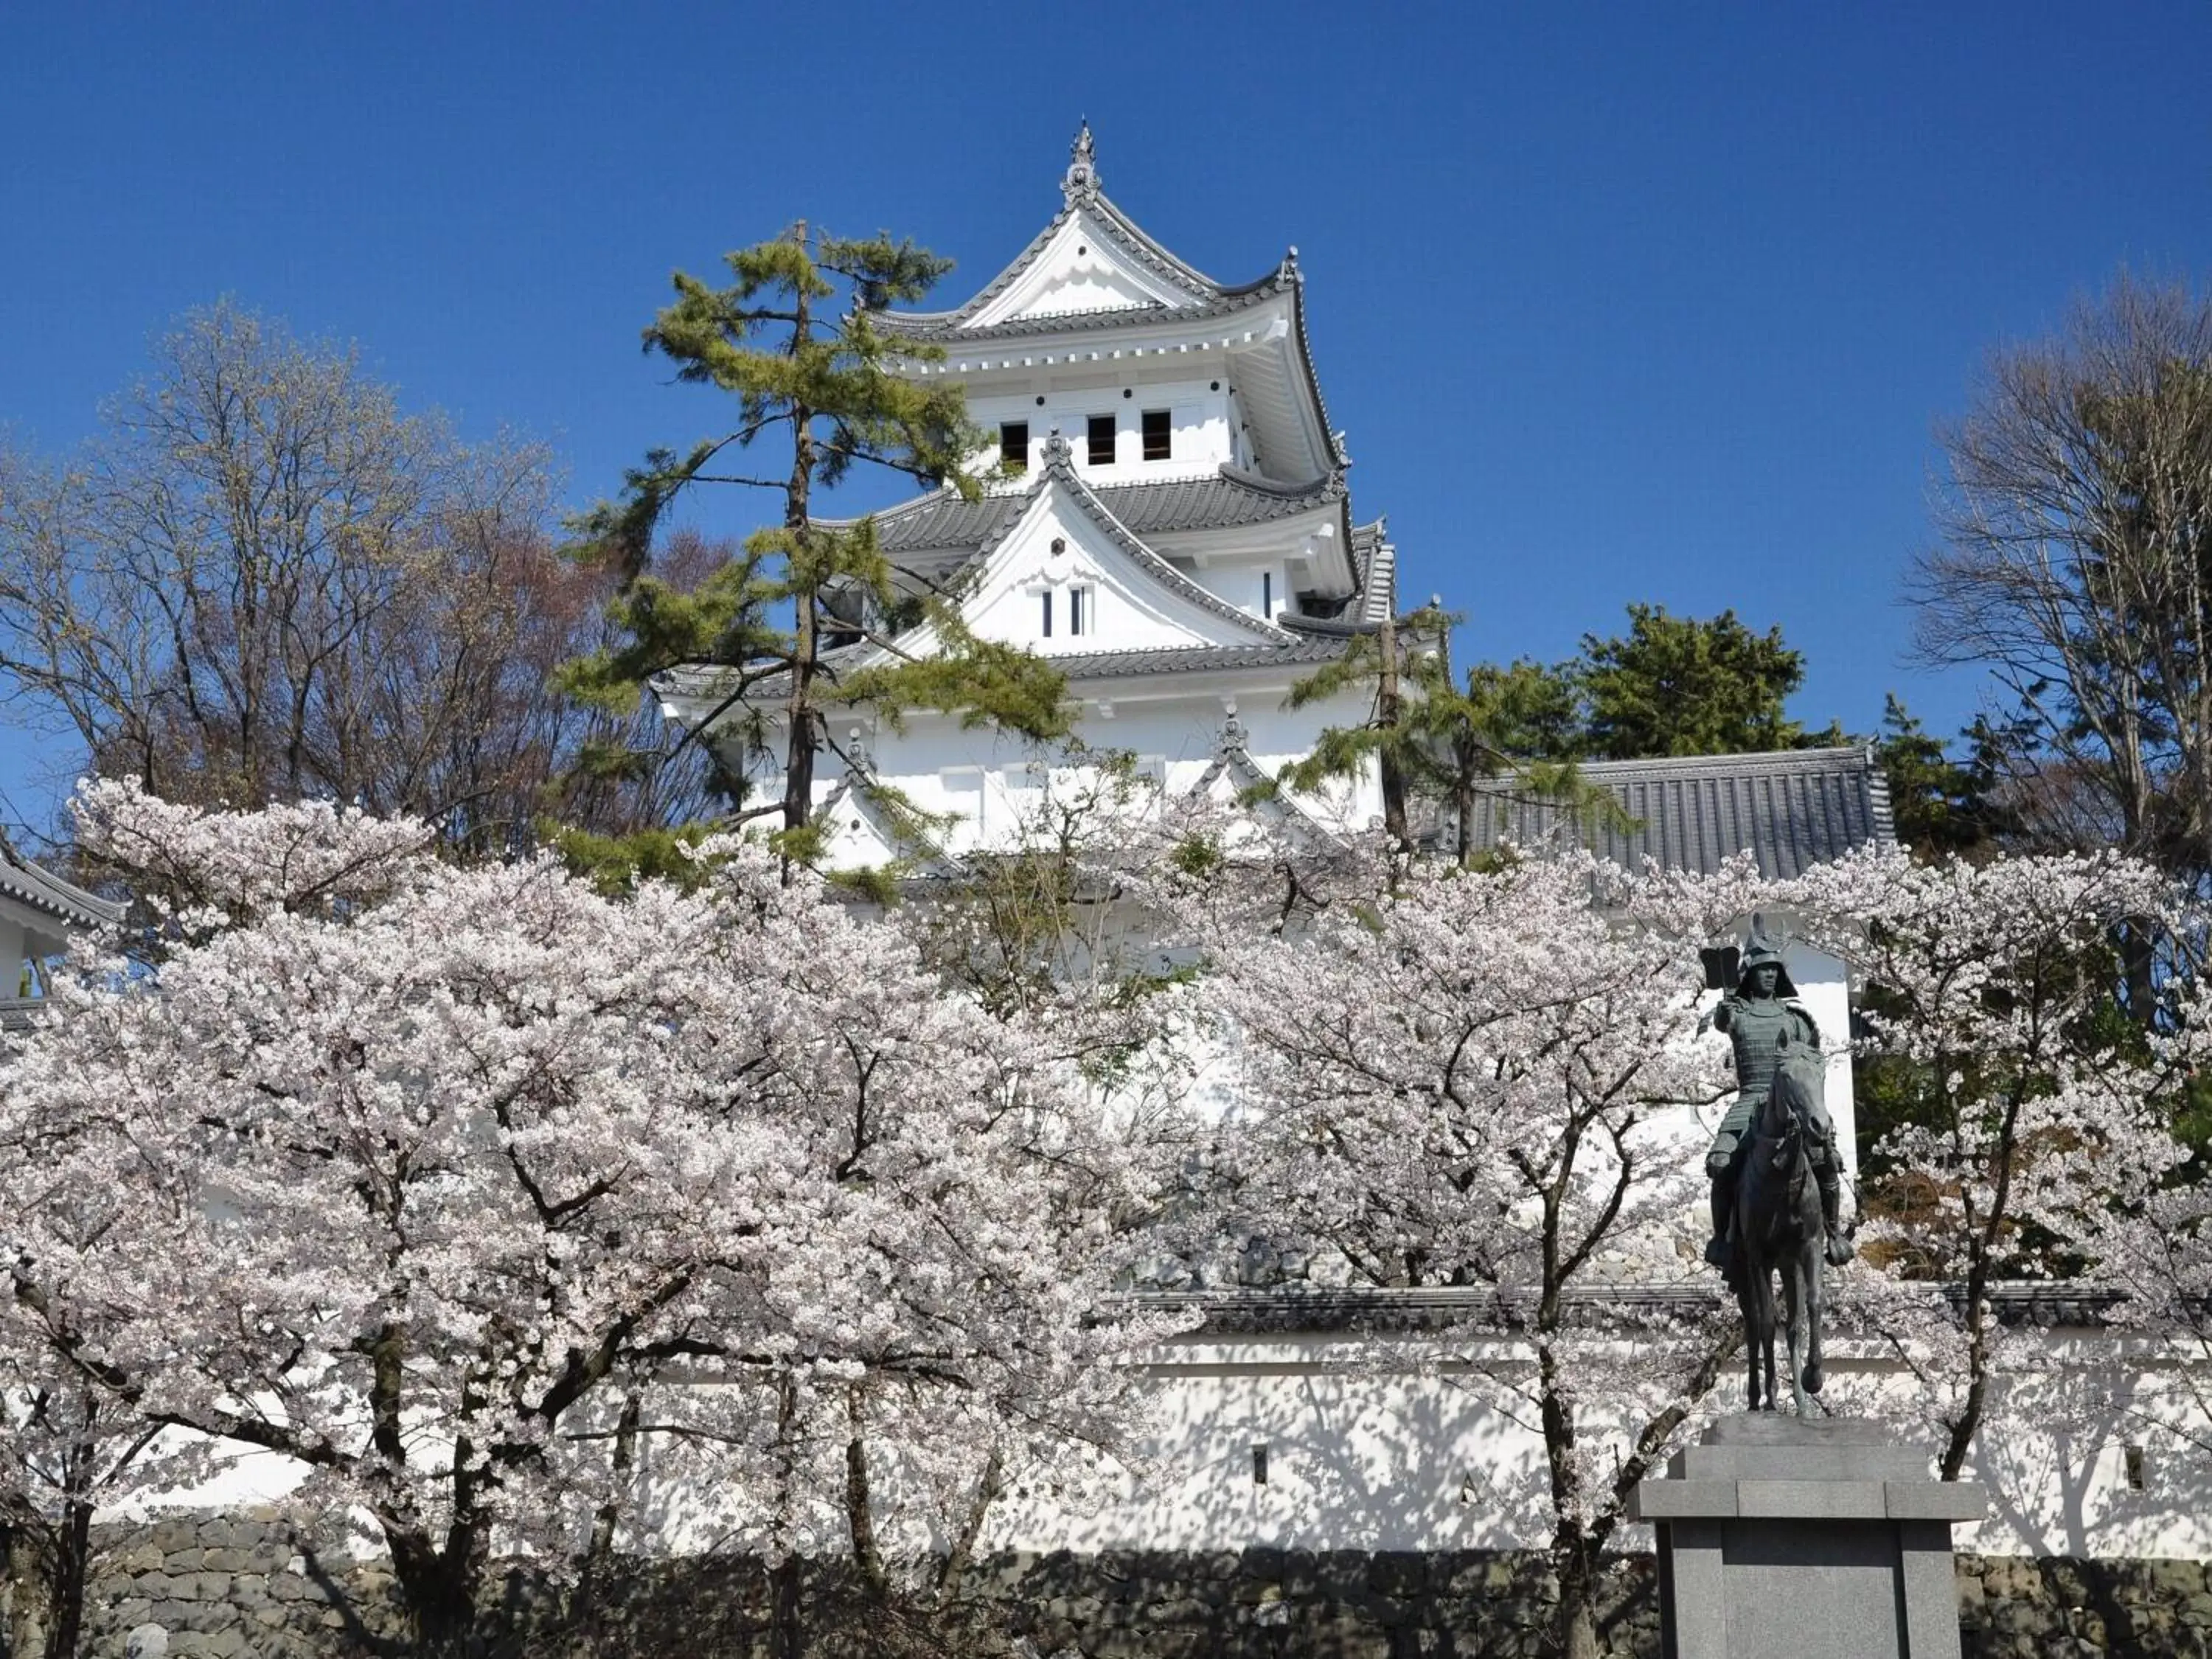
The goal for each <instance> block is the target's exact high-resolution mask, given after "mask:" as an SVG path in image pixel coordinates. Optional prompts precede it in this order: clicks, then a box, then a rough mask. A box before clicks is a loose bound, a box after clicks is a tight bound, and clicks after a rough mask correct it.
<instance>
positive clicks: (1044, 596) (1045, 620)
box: [1037, 588, 1052, 640]
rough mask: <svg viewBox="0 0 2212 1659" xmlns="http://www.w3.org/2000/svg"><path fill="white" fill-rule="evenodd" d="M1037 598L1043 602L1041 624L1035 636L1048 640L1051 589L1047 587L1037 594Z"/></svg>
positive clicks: (1050, 616) (1049, 634)
mask: <svg viewBox="0 0 2212 1659" xmlns="http://www.w3.org/2000/svg"><path fill="white" fill-rule="evenodd" d="M1037 598H1038V599H1041V600H1042V601H1043V602H1044V609H1043V611H1042V617H1041V623H1042V626H1041V627H1040V629H1039V631H1038V634H1037V637H1038V638H1039V639H1041V640H1048V639H1050V638H1051V637H1052V590H1051V589H1050V588H1047V589H1045V591H1044V592H1042V593H1040V594H1038V595H1037Z"/></svg>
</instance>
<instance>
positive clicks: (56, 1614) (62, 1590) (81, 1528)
mask: <svg viewBox="0 0 2212 1659" xmlns="http://www.w3.org/2000/svg"><path fill="white" fill-rule="evenodd" d="M53 1541H54V1556H53V1561H52V1571H53V1577H52V1582H51V1583H50V1584H49V1585H48V1588H47V1592H46V1659H76V1653H77V1644H78V1642H79V1641H80V1640H81V1639H82V1636H83V1632H84V1591H85V1579H86V1577H88V1574H89V1573H90V1571H91V1568H92V1504H91V1502H90V1500H88V1499H87V1498H71V1499H70V1502H69V1506H68V1508H67V1509H66V1510H64V1513H63V1516H62V1521H61V1524H60V1525H59V1526H58V1527H56V1528H54V1538H53Z"/></svg>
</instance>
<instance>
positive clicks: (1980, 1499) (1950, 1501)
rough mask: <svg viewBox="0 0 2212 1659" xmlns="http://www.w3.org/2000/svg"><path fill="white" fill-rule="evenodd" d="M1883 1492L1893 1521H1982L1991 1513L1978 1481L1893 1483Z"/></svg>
mask: <svg viewBox="0 0 2212 1659" xmlns="http://www.w3.org/2000/svg"><path fill="white" fill-rule="evenodd" d="M1882 1491H1883V1492H1884V1494H1885V1496H1886V1501H1887V1506H1888V1510H1889V1518H1890V1519H1891V1520H1893V1521H1978V1520H1980V1519H1981V1518H1982V1517H1983V1516H1985V1515H1987V1514H1988V1513H1989V1512H1990V1493H1989V1488H1988V1487H1986V1486H1983V1485H1982V1484H1981V1482H1980V1481H1978V1480H1915V1481H1911V1482H1910V1483H1907V1482H1903V1481H1896V1480H1892V1481H1889V1482H1887V1483H1886V1484H1885V1485H1884V1486H1883V1487H1882Z"/></svg>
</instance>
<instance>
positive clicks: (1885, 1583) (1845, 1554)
mask: <svg viewBox="0 0 2212 1659" xmlns="http://www.w3.org/2000/svg"><path fill="white" fill-rule="evenodd" d="M1988 1507H1989V1494H1988V1493H1987V1492H1984V1490H1983V1488H1982V1487H1981V1486H1978V1485H1977V1484H1974V1483H1972V1482H1966V1481H1942V1480H1931V1479H1929V1475H1928V1457H1927V1455H1926V1454H1925V1453H1923V1452H1921V1451H1917V1450H1916V1449H1913V1448H1911V1447H1910V1446H1902V1445H1899V1444H1898V1443H1896V1442H1895V1441H1894V1440H1892V1439H1891V1438H1890V1437H1888V1435H1887V1434H1886V1433H1885V1432H1884V1431H1882V1429H1881V1427H1880V1426H1879V1425H1875V1424H1872V1423H1863V1422H1858V1421H1855V1420H1853V1419H1847V1418H1809V1419H1808V1418H1797V1417H1784V1416H1781V1415H1764V1414H1761V1415H1754V1416H1745V1417H1727V1418H1723V1419H1721V1420H1720V1421H1719V1422H1717V1423H1716V1424H1714V1425H1712V1427H1711V1428H1710V1429H1708V1430H1706V1431H1705V1438H1704V1439H1703V1440H1702V1441H1701V1442H1699V1443H1698V1444H1697V1445H1694V1446H1691V1447H1688V1448H1686V1449H1684V1450H1681V1451H1679V1452H1677V1453H1675V1454H1674V1458H1673V1459H1672V1460H1671V1461H1670V1462H1668V1465H1667V1474H1666V1476H1665V1477H1664V1478H1661V1477H1658V1476H1656V1475H1655V1476H1654V1477H1653V1478H1652V1479H1650V1480H1646V1481H1645V1482H1644V1484H1643V1485H1642V1486H1639V1487H1638V1488H1637V1490H1636V1493H1635V1497H1634V1498H1633V1500H1632V1506H1631V1511H1630V1512H1631V1515H1632V1517H1633V1518H1634V1519H1636V1520H1639V1521H1649V1522H1651V1523H1652V1524H1653V1526H1654V1527H1656V1528H1657V1530H1658V1534H1659V1596H1660V1602H1661V1619H1662V1630H1663V1632H1664V1641H1665V1647H1664V1652H1665V1654H1666V1659H1772V1656H1776V1655H1782V1654H1786V1655H1789V1656H1790V1659H1959V1605H1958V1592H1957V1590H1956V1589H1954V1587H1953V1585H1952V1579H1951V1525H1952V1523H1953V1522H1956V1521H1975V1520H1979V1519H1980V1518H1981V1516H1982V1514H1983V1513H1984V1510H1987V1509H1988Z"/></svg>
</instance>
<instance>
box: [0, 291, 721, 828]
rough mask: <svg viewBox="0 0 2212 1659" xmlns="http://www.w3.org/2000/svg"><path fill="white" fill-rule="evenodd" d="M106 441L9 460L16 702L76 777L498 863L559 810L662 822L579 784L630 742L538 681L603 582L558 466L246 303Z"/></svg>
mask: <svg viewBox="0 0 2212 1659" xmlns="http://www.w3.org/2000/svg"><path fill="white" fill-rule="evenodd" d="M104 428H105V429H104V433H103V435H102V436H101V437H100V440H99V441H96V442H94V444H92V445H91V446H89V447H88V448H87V449H86V450H85V451H83V452H82V453H80V454H77V455H76V456H73V457H70V458H69V459H65V460H62V461H53V460H48V459H40V458H38V457H34V456H31V455H27V454H21V453H8V452H6V451H4V450H0V695H4V696H6V697H7V698H8V699H9V700H10V701H11V702H14V703H15V705H16V706H17V708H18V710H19V712H21V713H23V714H27V716H29V717H31V718H33V719H34V720H44V722H45V723H46V725H47V726H49V727H51V728H55V729H58V730H59V731H60V732H64V733H72V734H73V735H74V736H75V738H76V740H77V742H78V743H79V744H81V745H82V757H83V759H84V760H85V762H86V763H88V764H89V765H90V766H92V767H94V768H96V769H100V770H102V771H106V772H111V773H122V774H126V775H133V776H136V777H137V778H139V779H140V780H142V781H143V782H144V783H145V784H146V785H147V786H148V787H149V788H152V789H155V790H156V791H158V792H160V793H163V794H167V795H171V796H176V797H181V798H185V799H204V800H212V799H223V800H228V801H229V802H231V803H233V804H234V805H245V806H252V805H259V804H262V803H264V802H267V801H270V800H276V799H296V798H299V797H302V796H325V797H330V798H335V799H341V800H349V801H351V800H358V801H360V802H361V803H362V804H363V805H368V806H369V807H372V808H374V809H376V810H378V811H411V812H416V813H420V814H422V815H425V816H427V817H430V818H432V819H433V820H434V821H435V822H437V823H439V824H440V825H441V828H443V829H445V830H446V831H447V833H448V834H449V835H450V836H453V838H454V839H455V840H456V841H457V842H464V843H466V844H469V845H471V846H475V847H477V848H479V849H483V850H488V849H489V848H495V847H504V846H512V845H513V844H514V843H515V842H517V841H518V840H519V839H521V838H525V837H526V836H528V835H529V834H530V833H531V831H532V825H533V823H534V822H535V820H536V818H537V817H538V815H539V814H541V813H544V812H545V811H548V810H549V809H550V810H553V811H557V812H559V813H561V814H562V815H564V816H567V815H581V816H582V817H585V818H586V819H588V820H592V823H591V825H590V827H593V828H605V829H626V828H630V827H634V823H633V820H634V819H635V818H636V817H638V816H640V815H642V816H643V817H644V818H645V819H646V821H647V822H652V821H655V820H656V819H658V818H659V817H660V816H661V815H662V813H663V811H664V810H665V809H670V807H671V804H670V803H667V802H663V801H659V800H641V799H639V798H638V796H637V793H636V791H635V789H630V790H629V791H627V792H625V791H624V790H623V789H622V788H620V787H606V786H605V785H603V784H595V785H593V786H592V787H585V788H580V789H579V788H575V787H562V786H563V781H564V780H567V779H568V776H569V773H570V771H571V763H572V762H573V761H574V758H575V757H576V755H577V754H578V753H579V752H580V750H581V748H582V747H583V746H584V745H585V744H588V743H591V742H593V741H599V742H603V743H604V742H608V741H612V740H617V739H622V738H626V737H627V736H628V734H627V733H626V732H613V731H611V730H608V729H606V727H607V718H606V717H605V716H604V715H595V714H592V713H591V712H589V711H586V710H583V709H580V708H577V707H575V706H574V705H573V704H571V703H569V702H568V701H567V700H566V699H564V698H562V696H559V695H558V694H557V693H556V692H555V691H554V690H551V689H550V684H549V682H550V678H551V676H552V674H553V671H554V670H555V668H556V666H557V665H559V664H560V663H561V662H562V661H563V660H565V659H567V658H568V657H570V656H573V655H574V654H576V653H579V652H581V651H585V650H588V649H590V648H591V647H592V646H594V645H596V644H597V643H599V633H600V630H601V629H602V628H603V625H604V624H603V623H602V621H601V613H602V610H603V608H604V605H605V600H606V599H607V597H608V596H609V595H610V594H611V592H612V586H613V584H612V578H611V575H609V574H607V573H605V572H603V571H599V570H596V569H593V568H589V567H587V566H583V565H579V564H577V563H575V562H572V561H570V560H568V559H567V558H565V557H564V556H562V553H561V552H560V550H558V549H557V548H556V545H555V544H554V541H553V539H552V536H551V525H552V522H553V507H554V501H553V494H554V483H553V468H552V465H551V460H550V456H549V455H548V453H546V451H545V450H544V448H543V447H540V446H538V445H534V444H530V443H526V442H521V441H515V440H513V439H510V438H507V437H504V436H502V437H501V438H498V439H495V440H494V441H489V442H486V443H482V444H474V445H471V444H467V443H464V442H463V441H460V439H459V437H458V436H457V435H455V434H454V432H453V429H452V428H450V426H449V425H447V422H444V421H443V420H442V419H441V418H440V417H438V416H435V415H429V414H410V413H408V412H405V411H404V410H402V409H401V408H400V406H399V404H398V399H397V398H396V397H395V396H394V394H393V392H392V390H391V389H390V388H389V387H387V386H383V385H380V384H379V383H378V382H377V381H376V380H374V379H373V378H371V377H370V376H368V374H365V373H364V372H363V370H362V367H361V364H360V362H359V359H358V356H357V354H356V352H355V351H353V350H351V349H343V348H337V347H332V346H329V345H325V344H319V343H303V342H301V341H299V340H296V339H295V338H294V337H291V336H290V335H289V334H288V333H287V332H286V331H284V330H283V327H282V326H281V325H276V324H274V323H271V322H269V321H265V320H264V319H260V318H258V317H256V316H253V315H252V314H251V313H246V312H243V311H241V310H239V309H238V308H236V307H233V306H230V305H228V304H222V305H218V306H216V307H212V308H210V309H209V310H205V311H202V312H197V313H192V314H191V315H190V316H188V317H186V318H185V319H184V320H183V322H182V323H181V325H179V328H178V329H177V331H175V332H174V333H173V334H171V335H170V336H169V337H167V339H165V340H163V341H161V343H160V344H159V345H158V347H157V348H156V350H155V358H154V362H153V366H152V368H151V370H150V372H149V374H148V375H147V376H146V378H145V379H143V380H141V381H140V382H139V383H138V384H137V385H136V386H132V387H131V389H130V390H129V391H128V392H125V394H124V395H123V396H122V397H120V398H118V399H117V400H116V401H115V402H114V403H113V404H111V405H110V406H109V407H108V409H107V410H106V411H105V422H104ZM686 779H688V783H689V785H690V786H696V783H697V781H698V780H697V779H696V778H690V777H689V775H685V776H684V777H681V778H677V779H670V778H667V777H662V776H657V777H656V781H655V783H654V785H653V787H655V788H658V789H660V790H663V791H665V790H667V789H669V788H671V787H675V788H677V789H678V790H679V791H680V790H681V789H683V788H684V787H687V783H686ZM686 810H687V809H686V808H684V807H682V806H676V807H674V808H673V809H672V811H673V815H674V816H677V817H682V816H684V815H685V812H686Z"/></svg>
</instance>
